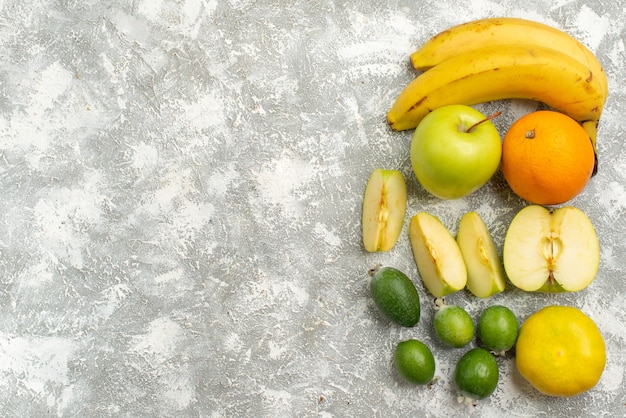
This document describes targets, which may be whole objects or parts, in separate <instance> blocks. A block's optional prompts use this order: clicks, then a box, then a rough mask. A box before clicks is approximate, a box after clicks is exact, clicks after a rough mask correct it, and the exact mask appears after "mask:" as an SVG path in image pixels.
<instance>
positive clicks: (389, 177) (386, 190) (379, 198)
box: [362, 168, 406, 252]
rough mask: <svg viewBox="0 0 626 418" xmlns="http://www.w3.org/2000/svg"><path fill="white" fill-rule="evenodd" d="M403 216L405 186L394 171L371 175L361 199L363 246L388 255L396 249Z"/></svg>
mask: <svg viewBox="0 0 626 418" xmlns="http://www.w3.org/2000/svg"><path fill="white" fill-rule="evenodd" d="M405 215H406V183H405V182H404V177H403V176H402V173H401V172H399V171H398V170H384V169H382V168H378V169H376V170H374V171H373V172H372V174H371V175H370V178H369V180H368V182H367V186H365V194H364V196H363V218H362V228H363V246H364V247H365V250H366V251H369V252H375V251H389V250H391V249H392V248H393V246H394V245H396V242H397V241H398V238H399V237H400V233H401V232H402V226H403V225H404V217H405Z"/></svg>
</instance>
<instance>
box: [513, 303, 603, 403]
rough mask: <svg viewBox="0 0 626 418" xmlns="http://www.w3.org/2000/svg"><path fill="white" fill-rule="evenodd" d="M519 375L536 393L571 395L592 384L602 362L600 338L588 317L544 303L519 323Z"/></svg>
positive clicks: (598, 374)
mask: <svg viewBox="0 0 626 418" xmlns="http://www.w3.org/2000/svg"><path fill="white" fill-rule="evenodd" d="M515 350H516V365H517V369H518V370H519V372H520V374H521V375H522V376H523V377H524V378H525V379H526V380H527V381H528V382H530V384H532V385H533V386H534V387H535V388H537V390H539V391H540V392H542V393H544V394H546V395H551V396H574V395H577V394H580V393H582V392H584V391H587V390H589V389H591V388H592V387H594V386H595V385H596V383H598V381H599V380H600V376H601V375H602V371H603V370H604V365H605V363H606V351H605V345H604V339H603V338H602V335H601V334H600V330H599V329H598V327H597V326H596V324H595V323H594V322H593V320H592V319H591V318H589V317H588V316H587V315H585V314H584V313H583V312H581V311H580V310H579V309H577V308H574V307H570V306H547V307H545V308H543V309H541V310H539V311H537V312H535V313H534V314H532V315H530V316H529V317H528V319H526V321H525V322H524V323H523V324H522V326H521V328H520V333H519V336H518V338H517V345H516V348H515Z"/></svg>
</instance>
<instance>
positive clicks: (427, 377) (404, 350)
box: [393, 339, 435, 385]
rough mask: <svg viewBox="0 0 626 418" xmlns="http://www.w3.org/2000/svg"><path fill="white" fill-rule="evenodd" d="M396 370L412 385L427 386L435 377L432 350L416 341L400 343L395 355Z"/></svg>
mask: <svg viewBox="0 0 626 418" xmlns="http://www.w3.org/2000/svg"><path fill="white" fill-rule="evenodd" d="M393 360H394V365H395V366H396V370H398V373H400V375H401V376H402V377H404V378H405V379H406V380H408V381H409V382H412V383H416V384H418V385H425V384H426V383H430V382H431V381H432V380H433V377H434V376H435V358H434V357H433V353H432V352H431V351H430V348H428V346H427V345H426V344H424V343H423V342H421V341H419V340H415V339H411V340H406V341H402V342H400V343H398V345H397V346H396V349H395V351H394V355H393Z"/></svg>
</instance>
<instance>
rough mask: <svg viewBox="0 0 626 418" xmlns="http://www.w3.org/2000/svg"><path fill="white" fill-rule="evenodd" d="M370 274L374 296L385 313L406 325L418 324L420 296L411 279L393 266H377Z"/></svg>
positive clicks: (392, 319) (400, 323)
mask: <svg viewBox="0 0 626 418" xmlns="http://www.w3.org/2000/svg"><path fill="white" fill-rule="evenodd" d="M370 274H371V275H372V279H371V281H370V291H371V293H372V298H373V299H374V303H375V304H376V306H377V307H378V309H379V310H380V311H381V312H382V313H383V315H385V316H386V317H387V318H388V319H389V320H391V321H392V322H395V323H396V324H399V325H402V326H404V327H413V326H415V325H417V323H418V321H419V319H420V298H419V295H418V293H417V289H415V285H414V284H413V282H412V281H411V279H409V278H408V277H407V275H406V274H404V273H403V272H401V271H400V270H398V269H395V268H393V267H376V268H374V269H372V270H370Z"/></svg>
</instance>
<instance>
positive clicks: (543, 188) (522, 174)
mask: <svg viewBox="0 0 626 418" xmlns="http://www.w3.org/2000/svg"><path fill="white" fill-rule="evenodd" d="M594 165H595V155H594V151H593V146H592V144H591V140H590V139H589V136H588V135H587V133H586V132H585V130H584V129H583V127H582V126H581V125H580V124H579V123H578V122H576V121H575V120H574V119H572V118H570V117H569V116H567V115H565V114H563V113H559V112H555V111H551V110H540V111H536V112H532V113H529V114H527V115H525V116H522V117H521V118H520V119H518V120H517V121H515V123H513V125H511V127H510V128H509V130H508V131H507V133H506V135H505V136H504V140H503V143H502V165H501V170H502V174H503V175H504V178H505V179H506V181H507V183H508V184H509V186H510V187H511V189H512V190H513V191H514V192H515V193H516V194H517V195H518V196H520V197H521V198H522V199H525V200H527V201H529V202H530V203H535V204H539V205H558V204H561V203H564V202H567V201H568V200H571V199H573V198H574V197H575V196H576V195H578V194H579V193H580V192H581V191H582V190H583V189H584V188H585V186H586V185H587V183H588V182H589V179H590V178H591V174H592V172H593V168H594Z"/></svg>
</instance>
